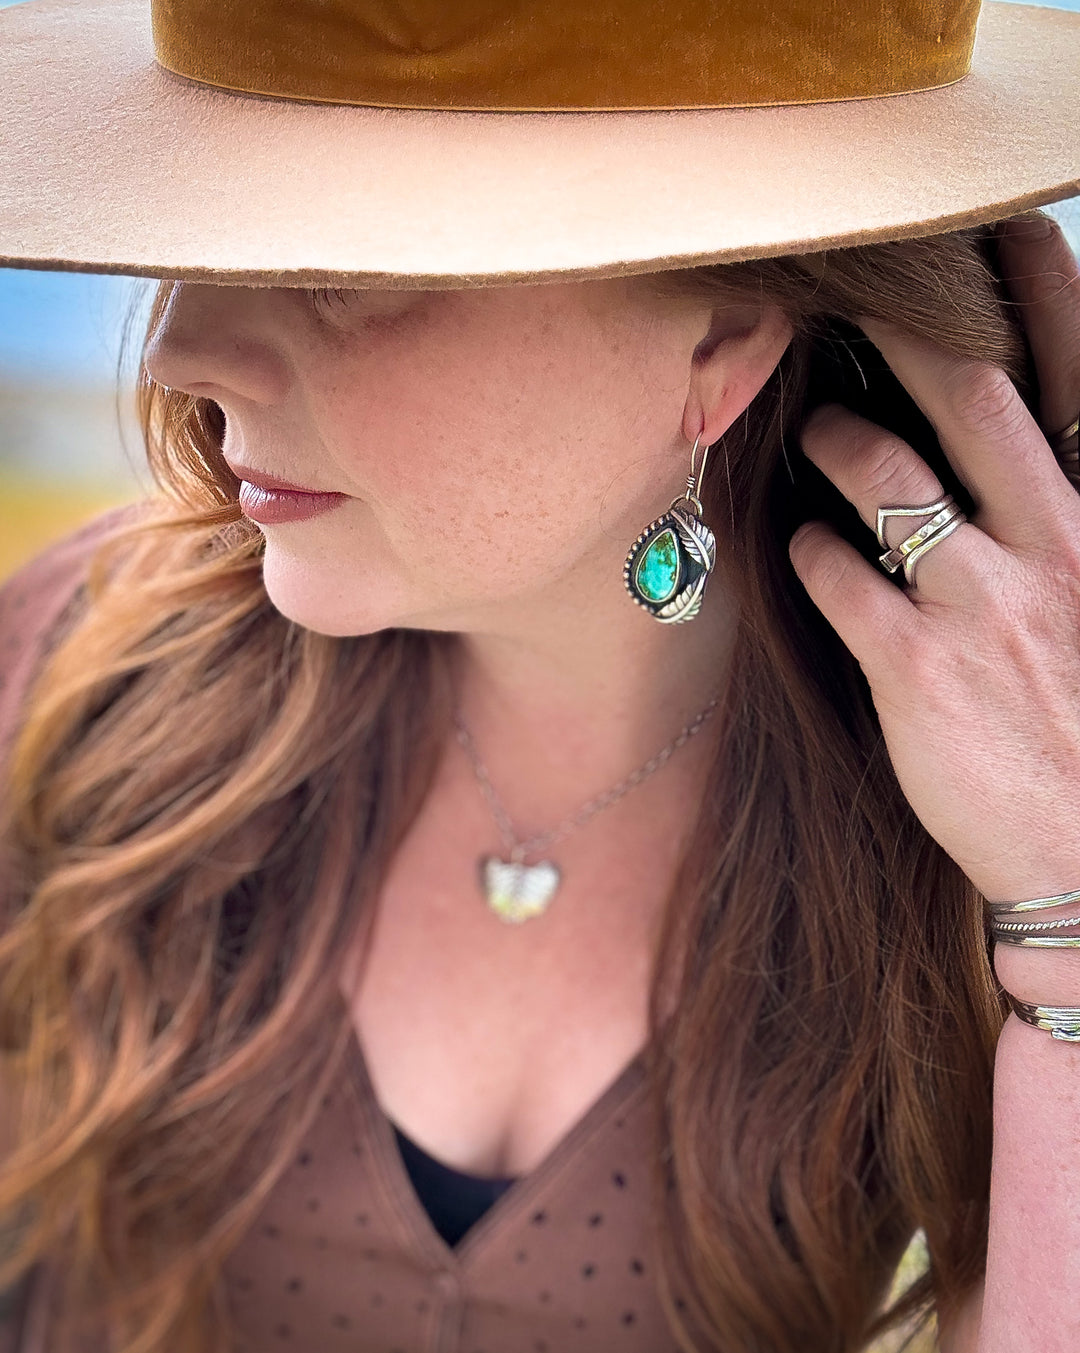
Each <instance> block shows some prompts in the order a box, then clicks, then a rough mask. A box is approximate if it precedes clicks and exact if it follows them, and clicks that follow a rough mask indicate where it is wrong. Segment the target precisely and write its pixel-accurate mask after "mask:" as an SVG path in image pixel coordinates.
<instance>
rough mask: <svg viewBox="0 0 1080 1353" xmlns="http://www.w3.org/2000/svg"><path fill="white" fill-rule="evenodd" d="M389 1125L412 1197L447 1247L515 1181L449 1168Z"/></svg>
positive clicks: (513, 1179)
mask: <svg viewBox="0 0 1080 1353" xmlns="http://www.w3.org/2000/svg"><path fill="white" fill-rule="evenodd" d="M391 1126H392V1127H393V1129H394V1137H395V1139H396V1140H397V1145H398V1150H399V1151H400V1152H401V1159H402V1161H403V1162H404V1165H405V1169H406V1170H407V1171H408V1175H409V1179H410V1181H411V1182H412V1186H413V1188H414V1190H415V1191H416V1196H417V1197H418V1198H419V1199H420V1202H421V1203H422V1204H423V1206H424V1209H425V1211H426V1212H427V1214H428V1216H429V1217H430V1218H431V1221H432V1224H433V1225H434V1227H435V1229H436V1231H438V1233H439V1235H441V1236H442V1238H443V1240H445V1241H446V1243H447V1244H448V1245H451V1246H453V1245H456V1244H457V1243H458V1241H459V1240H460V1239H461V1238H462V1236H463V1235H464V1234H465V1232H466V1231H468V1230H469V1228H470V1227H471V1226H474V1225H475V1224H476V1223H477V1222H478V1221H479V1220H480V1218H481V1217H482V1216H483V1215H484V1213H485V1212H486V1211H487V1210H488V1208H490V1207H491V1206H492V1204H493V1203H494V1202H495V1201H496V1200H497V1199H498V1198H500V1197H501V1196H502V1194H504V1193H505V1192H506V1190H507V1189H508V1188H509V1187H510V1185H511V1184H513V1183H514V1182H515V1177H514V1176H511V1177H510V1178H504V1179H485V1178H483V1177H481V1176H480V1175H474V1174H465V1173H464V1172H463V1171H461V1170H454V1169H451V1168H450V1166H449V1165H444V1164H443V1163H442V1161H441V1160H436V1159H435V1157H434V1156H429V1155H428V1153H427V1152H426V1151H425V1150H424V1149H423V1148H422V1147H420V1146H417V1144H416V1143H415V1142H414V1141H412V1140H411V1138H409V1137H406V1135H405V1134H404V1132H402V1131H401V1129H400V1128H399V1127H398V1126H397V1124H396V1123H395V1124H392V1125H391Z"/></svg>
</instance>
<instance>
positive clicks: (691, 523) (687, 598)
mask: <svg viewBox="0 0 1080 1353" xmlns="http://www.w3.org/2000/svg"><path fill="white" fill-rule="evenodd" d="M677 501H678V500H677V499H676V502H677ZM664 531H671V532H672V533H673V534H674V537H675V541H676V544H677V547H678V554H679V575H678V580H677V582H676V590H675V595H674V596H673V597H671V598H669V599H668V600H667V601H663V602H655V601H650V600H649V599H648V598H647V597H645V596H643V595H642V594H641V592H640V591H638V588H637V582H636V578H637V565H638V561H639V560H640V558H641V556H642V554H643V553H644V552H645V550H647V549H648V548H649V546H650V545H651V544H652V542H653V541H654V540H655V539H656V537H657V536H658V535H661V534H662V533H663V532H664ZM715 563H716V537H715V536H714V535H713V533H712V531H710V530H709V528H708V527H707V526H706V525H705V523H704V522H703V521H702V520H701V518H700V517H698V516H696V515H695V514H693V513H691V512H687V511H685V510H684V509H683V508H680V507H676V506H675V505H674V504H672V506H671V508H670V509H669V510H668V511H667V512H665V513H664V515H663V516H662V517H657V518H656V520H655V521H653V522H650V523H649V525H648V526H646V528H645V529H644V531H642V533H641V535H639V536H638V538H637V540H635V541H634V543H633V544H632V545H631V546H630V549H629V551H628V552H627V555H626V563H625V564H624V565H623V582H624V583H625V584H626V590H627V592H629V594H630V596H631V598H632V599H633V601H634V602H635V604H636V605H638V606H640V607H641V608H642V610H645V611H648V612H649V614H650V615H651V616H652V617H653V618H654V619H655V620H659V621H660V623H661V624H664V625H679V624H682V623H683V622H684V621H687V620H692V619H693V618H694V616H696V615H697V613H698V611H700V609H701V599H702V597H703V596H704V593H705V584H706V582H707V581H708V578H709V574H710V573H711V572H712V570H713V567H714V565H715Z"/></svg>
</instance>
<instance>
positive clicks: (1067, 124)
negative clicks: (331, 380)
mask: <svg viewBox="0 0 1080 1353" xmlns="http://www.w3.org/2000/svg"><path fill="white" fill-rule="evenodd" d="M1078 92H1080V14H1077V13H1071V12H1066V11H1061V10H1053V9H1045V8H1041V7H1034V6H1026V5H1013V4H1002V3H985V4H983V5H981V6H980V5H979V4H978V3H977V0H860V3H858V4H854V3H851V0H778V3H775V4H771V5H770V4H768V3H763V2H762V0H652V2H651V3H647V2H646V0H30V2H29V3H25V4H21V5H17V6H15V7H14V8H10V9H6V10H3V11H0V266H14V267H27V268H45V269H62V270H74V271H82V272H100V273H123V274H130V275H134V276H147V277H160V278H174V279H182V280H192V281H204V282H222V283H238V284H246V285H265V286H341V287H386V288H444V287H466V286H501V285H509V284H512V283H516V282H517V283H533V282H542V281H572V280H577V279H586V278H592V277H604V276H615V275H620V274H632V273H643V272H650V271H656V270H661V269H667V268H678V267H690V266H693V265H696V264H702V263H711V262H731V261H736V260H739V259H748V258H759V257H765V256H773V255H782V254H790V253H800V252H811V251H814V250H820V249H825V248H830V247H840V246H845V245H853V244H860V243H869V242H872V241H878V240H888V239H897V238H902V237H906V236H918V235H928V234H934V233H938V232H940V231H944V230H949V229H956V228H960V227H962V226H968V225H977V224H981V223H985V222H989V221H992V220H996V219H999V218H1001V217H1004V216H1008V215H1011V214H1012V213H1014V212H1016V211H1020V210H1023V209H1025V208H1028V207H1034V206H1040V205H1044V204H1047V203H1051V202H1055V201H1059V200H1061V199H1063V198H1067V197H1071V196H1073V195H1075V194H1077V193H1080V98H1078V97H1077V95H1078Z"/></svg>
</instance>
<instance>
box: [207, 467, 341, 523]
mask: <svg viewBox="0 0 1080 1353" xmlns="http://www.w3.org/2000/svg"><path fill="white" fill-rule="evenodd" d="M227 464H228V466H229V469H230V470H232V472H233V474H234V475H236V477H237V478H238V479H239V480H240V481H241V482H240V510H241V511H242V512H243V514H244V516H245V517H248V518H249V519H250V520H251V521H255V522H260V523H262V524H264V525H272V524H276V523H278V522H286V521H307V520H308V518H310V517H318V516H321V515H322V513H324V512H329V511H330V510H331V509H332V508H335V507H338V506H339V505H340V504H341V503H344V502H347V501H348V494H345V493H324V492H322V490H320V489H310V488H304V487H303V486H302V485H300V484H292V483H290V482H289V481H288V480H287V479H279V478H278V477H277V475H270V474H263V473H262V471H260V470H252V469H249V468H248V466H246V465H240V464H239V463H237V462H234V461H228V462H227Z"/></svg>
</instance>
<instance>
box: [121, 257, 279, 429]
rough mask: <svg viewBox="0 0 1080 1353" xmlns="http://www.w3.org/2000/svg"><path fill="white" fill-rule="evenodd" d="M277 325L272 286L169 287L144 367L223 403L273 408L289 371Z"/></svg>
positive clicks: (186, 284) (158, 378)
mask: <svg viewBox="0 0 1080 1353" xmlns="http://www.w3.org/2000/svg"><path fill="white" fill-rule="evenodd" d="M281 320H282V307H281V303H280V297H278V296H277V295H276V291H275V289H274V288H271V287H239V286H228V285H220V286H213V285H208V284H202V283H198V284H196V283H191V282H174V283H173V284H172V290H171V292H170V293H169V295H168V297H167V299H166V302H165V306H164V310H163V313H162V315H161V318H160V320H159V321H158V323H157V324H156V325H155V326H154V328H153V330H152V332H151V333H150V334H149V336H148V338H147V343H146V347H145V349H144V352H143V364H144V365H145V367H146V369H147V371H148V372H149V373H150V375H151V376H152V377H153V378H154V380H156V381H158V382H159V383H160V384H162V385H168V386H171V387H172V388H173V389H174V390H183V391H186V392H187V393H188V394H191V395H199V396H202V397H203V398H204V399H213V400H216V401H217V402H218V403H220V404H222V405H226V406H227V405H229V404H230V403H232V404H235V403H236V402H237V400H238V399H240V400H250V401H253V402H255V403H258V404H277V403H279V402H280V401H281V400H282V398H283V397H284V393H285V390H286V387H287V384H288V372H289V367H288V363H287V362H286V360H285V355H284V351H283V346H282V331H281Z"/></svg>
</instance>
